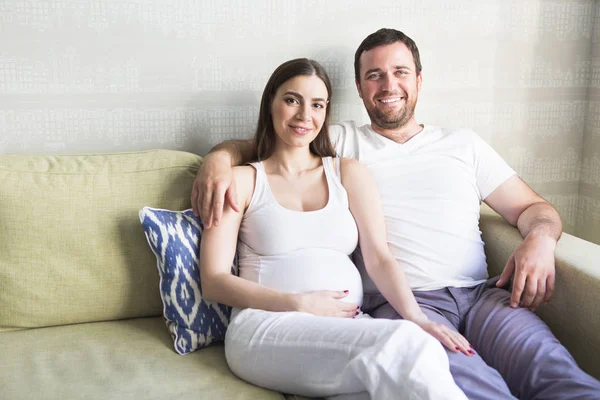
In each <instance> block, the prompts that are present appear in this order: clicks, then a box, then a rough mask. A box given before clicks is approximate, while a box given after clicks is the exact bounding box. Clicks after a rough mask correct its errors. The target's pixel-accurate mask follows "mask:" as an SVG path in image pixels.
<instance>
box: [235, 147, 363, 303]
mask: <svg viewBox="0 0 600 400" xmlns="http://www.w3.org/2000/svg"><path fill="white" fill-rule="evenodd" d="M336 161H337V162H336V164H337V171H336V170H335V169H334V167H333V161H332V158H331V157H324V158H323V170H324V172H325V177H326V180H327V187H328V191H329V200H328V202H327V204H326V205H325V207H323V208H322V209H320V210H315V211H306V212H302V211H293V210H289V209H287V208H285V207H283V206H282V205H280V204H279V203H278V202H277V200H276V199H275V197H274V195H273V193H272V191H271V188H270V186H269V181H268V179H267V174H266V173H265V170H264V167H263V164H262V162H256V163H252V164H251V165H252V166H253V167H254V168H255V169H256V184H255V188H254V194H253V196H252V199H251V201H250V204H249V206H248V209H247V211H246V213H245V214H244V217H243V219H242V224H241V226H240V232H239V241H238V257H239V259H238V265H239V275H240V277H242V278H244V279H248V280H250V281H253V282H257V283H260V284H262V285H265V286H268V287H270V288H273V289H277V290H280V291H283V292H288V293H305V292H310V291H314V290H348V291H349V293H348V296H347V297H346V298H345V301H348V302H353V303H356V304H358V305H360V304H361V303H362V297H363V290H362V281H361V277H360V274H359V272H358V270H357V269H356V266H355V265H354V263H353V262H352V261H351V260H350V254H351V253H352V252H353V251H354V249H355V248H356V246H357V244H358V229H357V227H356V222H355V221H354V217H353V216H352V214H351V213H350V210H349V208H348V194H347V193H346V190H345V189H344V187H343V186H342V183H341V180H340V173H339V164H340V162H339V159H337V160H336ZM336 172H337V173H336Z"/></svg>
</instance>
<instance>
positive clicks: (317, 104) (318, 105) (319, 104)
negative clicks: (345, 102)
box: [313, 103, 325, 108]
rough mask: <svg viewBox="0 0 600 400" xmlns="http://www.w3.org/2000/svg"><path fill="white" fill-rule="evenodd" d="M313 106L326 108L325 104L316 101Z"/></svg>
mask: <svg viewBox="0 0 600 400" xmlns="http://www.w3.org/2000/svg"><path fill="white" fill-rule="evenodd" d="M313 107H314V108H325V106H324V105H323V104H321V103H315V104H313Z"/></svg>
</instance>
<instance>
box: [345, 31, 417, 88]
mask: <svg viewBox="0 0 600 400" xmlns="http://www.w3.org/2000/svg"><path fill="white" fill-rule="evenodd" d="M396 42H402V43H404V44H405V45H406V47H408V49H409V50H410V52H411V53H412V56H413V60H414V61H415V67H416V73H417V75H419V74H420V73H421V69H422V68H421V57H420V56H419V49H418V47H417V44H416V43H415V41H414V40H412V39H411V38H409V37H408V36H406V35H405V34H404V33H402V32H400V31H397V30H396V29H389V28H381V29H380V30H378V31H377V32H374V33H371V34H370V35H369V36H367V37H366V38H365V40H363V41H362V43H361V44H360V46H358V49H356V53H354V79H356V82H360V56H361V55H362V54H363V53H364V52H365V51H369V50H371V49H373V48H375V47H378V46H385V45H388V44H394V43H396Z"/></svg>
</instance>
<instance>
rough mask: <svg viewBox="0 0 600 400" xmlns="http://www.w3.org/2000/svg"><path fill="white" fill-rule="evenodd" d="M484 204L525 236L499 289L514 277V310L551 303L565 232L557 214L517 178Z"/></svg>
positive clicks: (497, 189)
mask: <svg viewBox="0 0 600 400" xmlns="http://www.w3.org/2000/svg"><path fill="white" fill-rule="evenodd" d="M484 201H485V203H486V204H487V205H489V206H490V207H491V208H492V209H493V210H494V211H496V212H497V213H498V214H500V215H501V216H502V217H503V218H504V219H505V220H507V221H508V222H509V223H510V224H511V225H513V226H516V227H517V228H518V229H519V232H520V233H521V236H523V242H522V243H521V244H520V245H519V246H518V247H517V249H516V250H515V251H514V253H513V255H512V256H511V257H510V258H509V260H508V262H507V263H506V266H505V267H504V271H503V272H502V274H501V275H500V280H499V281H498V283H497V286H504V285H505V284H507V283H508V282H509V280H510V278H511V276H513V275H514V278H513V289H512V296H511V300H510V303H511V307H517V306H518V305H519V304H520V305H521V306H523V307H528V308H530V309H532V310H534V309H536V308H538V307H539V306H540V305H541V304H542V303H547V302H549V301H550V299H551V298H552V294H553V293H554V284H555V282H554V278H555V271H554V250H555V248H556V242H557V241H558V239H559V238H560V235H561V233H562V221H561V218H560V215H559V214H558V211H556V209H555V208H554V207H553V206H552V205H551V204H550V203H548V202H547V201H546V200H544V199H542V198H541V197H540V196H538V195H537V194H536V193H535V192H534V191H533V190H531V188H530V187H529V186H527V184H525V182H523V180H521V178H519V177H518V176H517V175H514V176H512V177H511V178H509V179H508V180H507V181H506V182H504V183H503V184H501V185H500V186H499V187H498V188H496V190H494V191H493V192H492V193H491V194H490V195H489V196H488V197H486V198H485V199H484Z"/></svg>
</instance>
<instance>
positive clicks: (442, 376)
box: [225, 309, 466, 400]
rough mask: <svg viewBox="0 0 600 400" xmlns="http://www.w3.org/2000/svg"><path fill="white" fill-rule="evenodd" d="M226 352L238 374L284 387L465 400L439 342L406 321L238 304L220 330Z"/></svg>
mask: <svg viewBox="0 0 600 400" xmlns="http://www.w3.org/2000/svg"><path fill="white" fill-rule="evenodd" d="M225 355H226V357H227V363H228V364H229V367H230V368H231V370H232V371H233V373H235V374H236V375H237V376H239V377H240V378H242V379H244V380H246V381H248V382H250V383H253V384H255V385H258V386H262V387H265V388H268V389H272V390H277V391H280V392H284V393H292V394H298V395H303V396H309V397H328V396H335V395H349V396H348V397H352V398H355V397H356V398H358V397H361V395H362V396H364V397H366V398H371V399H373V400H391V399H436V400H437V399H466V396H465V395H464V394H463V392H462V391H461V390H460V389H459V388H458V386H456V384H455V383H454V380H453V379H452V375H450V367H449V363H448V357H447V355H446V352H445V350H444V349H443V347H442V344H441V343H440V342H439V341H437V340H436V339H435V338H433V337H432V336H430V335H429V334H427V333H426V332H425V331H423V330H422V329H421V328H420V327H418V326H417V325H416V324H413V323H412V322H409V321H403V320H385V319H371V318H356V319H349V318H333V317H317V316H314V315H312V314H306V313H298V312H270V311H263V310H255V309H245V310H242V311H240V312H239V313H238V314H237V315H236V316H235V317H234V318H233V320H232V321H231V323H230V325H229V327H228V328H227V334H226V337H225ZM367 394H368V395H367ZM343 397H344V396H339V397H336V398H343Z"/></svg>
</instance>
